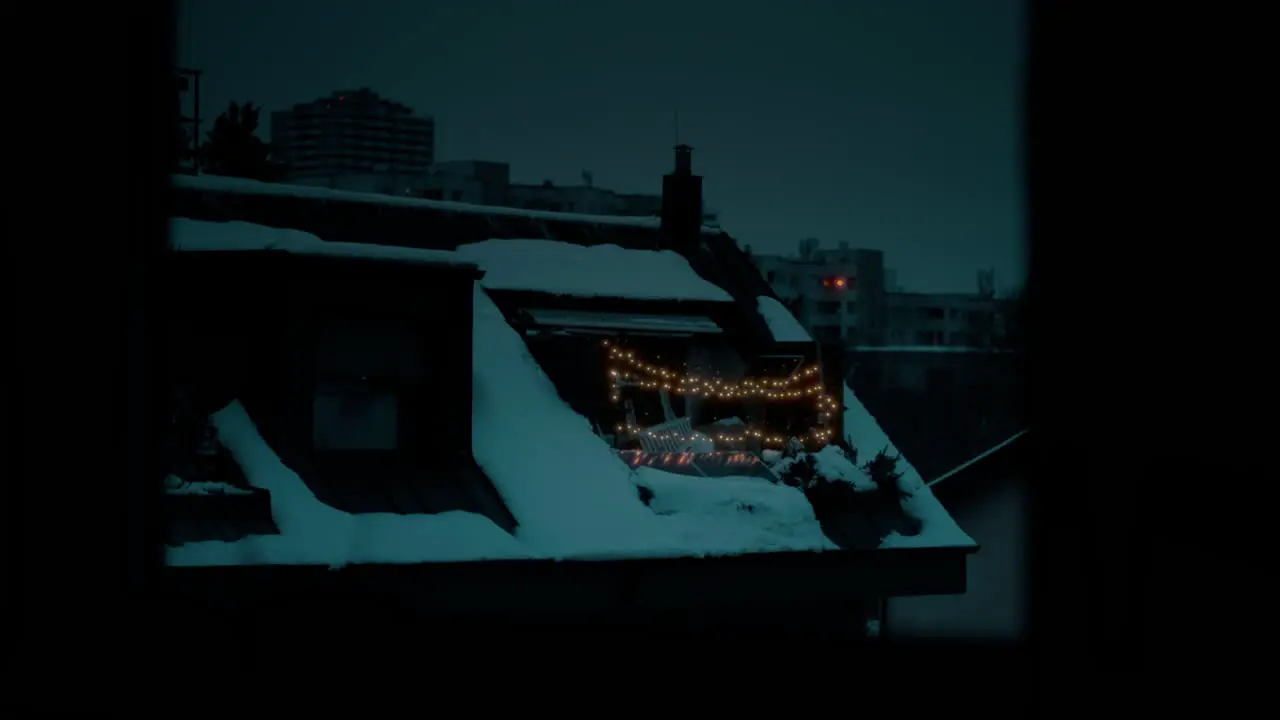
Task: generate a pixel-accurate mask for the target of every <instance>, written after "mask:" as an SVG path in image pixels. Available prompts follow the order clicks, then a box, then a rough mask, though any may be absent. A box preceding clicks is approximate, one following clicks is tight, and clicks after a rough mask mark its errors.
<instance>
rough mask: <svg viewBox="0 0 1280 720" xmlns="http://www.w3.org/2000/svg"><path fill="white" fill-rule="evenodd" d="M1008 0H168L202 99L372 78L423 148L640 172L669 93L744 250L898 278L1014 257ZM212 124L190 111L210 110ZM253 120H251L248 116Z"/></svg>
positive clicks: (1018, 193) (663, 157)
mask: <svg viewBox="0 0 1280 720" xmlns="http://www.w3.org/2000/svg"><path fill="white" fill-rule="evenodd" d="M1023 14H1024V9H1023V7H1022V3H1021V2H1018V0H830V1H828V2H818V1H817V0H785V1H784V0H734V1H733V2H729V0H682V1H681V0H441V1H439V2H428V1H427V0H362V1H359V2H357V1H355V0H185V1H184V2H180V15H181V17H180V20H179V27H178V34H177V40H178V62H179V63H180V64H183V65H186V66H190V67H196V68H199V69H201V70H203V71H204V72H205V76H204V79H203V81H202V82H203V86H202V101H203V103H204V105H205V108H206V110H205V114H206V115H210V114H211V113H210V110H213V111H215V113H216V112H220V111H221V110H223V109H225V107H226V105H227V103H229V102H231V101H232V100H236V101H251V102H254V103H257V104H261V105H264V106H265V107H266V110H267V111H268V112H269V111H271V110H277V109H282V108H285V107H288V106H290V105H292V104H293V103H297V102H304V101H309V100H313V99H315V98H317V97H320V96H324V95H328V94H329V93H330V92H332V91H334V90H338V89H349V88H356V87H362V86H367V87H370V88H372V89H373V90H374V91H376V92H378V93H380V94H382V95H383V96H384V97H387V98H390V99H392V100H396V101H399V102H403V103H405V104H407V105H409V106H411V107H413V108H414V109H416V110H417V111H418V112H419V113H422V114H431V115H434V116H435V118H436V132H437V145H436V157H437V159H438V160H466V159H481V160H499V161H506V162H509V163H511V172H512V179H513V180H515V181H517V182H541V181H542V180H544V179H549V180H551V181H553V182H556V183H561V184H578V183H580V182H581V172H582V171H583V170H590V171H592V172H593V174H594V176H595V184H596V185H597V186H600V187H606V188H610V189H613V190H619V191H624V192H651V193H657V192H659V191H660V187H661V175H662V174H663V173H665V172H668V171H669V170H670V168H671V164H672V152H671V146H672V145H673V144H674V138H675V123H674V118H673V116H674V111H675V109H676V108H677V107H678V108H679V118H680V122H679V126H680V139H681V140H682V141H684V142H687V143H688V144H690V145H692V146H694V170H695V171H696V172H698V173H700V174H702V175H704V176H705V177H706V180H705V187H706V201H707V205H708V208H709V209H713V210H717V211H719V212H720V213H721V223H722V225H723V226H724V228H725V229H726V230H728V231H729V232H730V233H731V234H733V235H734V237H736V238H738V240H739V242H741V243H744V244H750V245H751V246H752V248H753V250H755V251H758V252H778V253H793V252H794V248H795V245H796V242H797V240H799V239H800V238H802V237H817V238H820V239H821V240H822V241H823V244H824V245H826V246H832V247H834V246H835V245H836V243H837V242H839V241H842V240H843V241H846V242H848V243H849V244H850V245H851V246H853V247H868V248H880V249H882V250H884V251H885V253H886V264H887V265H888V266H890V267H892V268H896V269H897V272H898V280H899V282H900V283H901V284H902V285H904V286H905V289H908V290H918V291H925V292H948V291H952V292H967V291H972V290H973V289H974V288H975V275H976V273H977V271H978V270H980V269H983V268H994V269H995V270H996V274H997V278H998V281H999V284H1000V286H1001V287H1002V288H1005V287H1008V286H1011V285H1016V284H1018V283H1019V282H1020V279H1021V277H1022V273H1023V251H1024V247H1023V240H1022V238H1023V216H1024V211H1023V203H1022V184H1021V173H1022V169H1021V159H1020V147H1021V137H1020V132H1021V119H1020V114H1021V103H1020V93H1021V71H1022V61H1023V47H1024V34H1023V31H1022V20H1023ZM209 127H210V125H209V124H206V125H205V129H206V130H207V129H208V128H209ZM263 137H264V139H266V137H267V133H266V132H265V131H264V132H263Z"/></svg>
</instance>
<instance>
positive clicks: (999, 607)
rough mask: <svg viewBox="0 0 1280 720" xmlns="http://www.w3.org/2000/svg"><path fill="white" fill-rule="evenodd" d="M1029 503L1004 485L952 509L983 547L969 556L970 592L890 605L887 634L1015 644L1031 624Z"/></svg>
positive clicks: (1017, 489)
mask: <svg viewBox="0 0 1280 720" xmlns="http://www.w3.org/2000/svg"><path fill="white" fill-rule="evenodd" d="M944 482H945V481H944ZM1026 501H1027V497H1026V486H1025V484H1024V483H1014V482H1005V483H1000V484H999V485H997V486H996V487H994V488H992V490H991V491H990V492H989V493H987V494H984V495H983V496H981V497H976V498H972V499H969V500H967V501H966V502H964V503H962V504H960V505H959V506H957V507H954V508H948V509H949V510H950V511H951V514H952V517H954V518H955V520H956V522H957V523H959V524H960V527H961V528H962V529H963V530H964V531H965V532H966V533H968V534H969V536H970V537H972V538H973V539H974V540H976V541H977V542H978V544H979V545H981V549H980V550H979V551H978V552H977V553H976V554H974V555H971V556H969V562H968V573H967V576H968V580H967V582H968V590H967V592H965V594H963V595H927V596H921V597H902V598H891V599H889V601H888V606H887V608H886V609H887V614H886V623H885V630H886V632H888V633H889V634H890V636H892V637H928V638H940V637H948V638H973V639H984V640H985V639H994V640H1015V639H1017V638H1018V637H1019V635H1020V634H1021V633H1022V632H1023V631H1024V628H1025V627H1026V622H1027V608H1026V585H1027V579H1028V573H1027V567H1026V563H1027V559H1028V553H1027V547H1026V530H1027V526H1026V517H1027V515H1026V513H1027V509H1026Z"/></svg>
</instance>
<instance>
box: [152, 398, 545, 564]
mask: <svg viewBox="0 0 1280 720" xmlns="http://www.w3.org/2000/svg"><path fill="white" fill-rule="evenodd" d="M211 420H212V421H213V425H214V427H215V428H216V430H217V433H218V442H219V443H221V444H222V446H223V447H225V448H227V450H228V451H229V452H230V453H231V455H232V457H234V458H235V460H236V462H237V463H239V465H240V467H241V469H243V470H244V473H245V477H246V478H247V479H248V481H249V483H250V484H251V485H253V486H254V487H260V488H265V489H266V490H269V491H270V492H271V514H272V516H273V517H274V518H275V521H276V525H277V526H278V527H279V528H280V534H279V535H250V536H248V537H245V538H242V539H240V540H237V541H235V542H222V541H219V540H210V541H205V542H195V543H186V544H184V545H181V546H178V547H174V548H169V556H168V562H169V564H170V565H277V564H301V565H329V566H333V567H340V566H342V565H346V564H348V563H388V562H390V563H415V562H450V561H460V560H481V559H499V558H520V557H528V556H529V553H528V552H527V551H525V550H524V549H523V548H522V547H521V546H520V543H518V542H516V540H515V538H513V537H511V536H510V535H508V534H507V533H506V531H504V530H503V529H502V528H500V527H498V526H497V525H494V524H493V523H492V522H490V521H489V519H488V518H485V517H483V516H480V515H476V514H474V513H466V512H457V511H455V512H447V513H441V514H439V515H396V514H392V513H370V514H365V515H352V514H350V513H345V512H342V511H341V510H336V509H334V508H332V507H329V506H328V505H325V504H324V503H322V502H320V501H319V500H318V499H316V497H315V495H313V494H312V493H311V490H310V489H309V488H308V487H307V486H306V484H305V483H303V482H302V479H301V478H299V477H298V476H297V474H296V473H294V472H293V471H292V470H290V469H289V468H287V467H285V465H284V463H282V462H280V458H279V457H278V456H276V454H275V452H274V451H273V450H272V449H271V448H270V447H269V446H268V445H267V443H266V441H264V440H263V439H262V436H261V435H259V434H258V429H257V428H256V427H255V426H254V424H253V420H251V419H250V418H249V415H248V413H246V412H245V410H244V407H243V406H241V405H240V403H239V401H236V402H233V403H231V404H230V405H228V406H227V407H225V408H223V409H222V410H220V411H218V412H216V413H214V414H213V415H212V417H211Z"/></svg>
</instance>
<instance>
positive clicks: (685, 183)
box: [662, 145, 702, 251]
mask: <svg viewBox="0 0 1280 720" xmlns="http://www.w3.org/2000/svg"><path fill="white" fill-rule="evenodd" d="M675 151H676V166H675V169H674V170H673V171H672V172H671V173H669V174H668V175H665V176H664V177H663V178H662V235H663V238H664V242H666V243H669V247H671V248H673V249H675V250H677V251H680V250H682V249H692V248H693V247H695V246H696V245H697V243H698V238H699V237H701V235H702V177H701V176H699V175H694V174H693V148H691V147H689V146H688V145H677V146H676V147H675Z"/></svg>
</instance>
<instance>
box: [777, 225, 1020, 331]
mask: <svg viewBox="0 0 1280 720" xmlns="http://www.w3.org/2000/svg"><path fill="white" fill-rule="evenodd" d="M752 260H753V261H754V262H755V264H756V267H758V268H759V269H760V272H761V273H762V274H763V275H764V276H765V279H766V280H768V281H769V284H770V285H772V286H773V289H774V292H776V293H777V294H778V296H779V297H780V298H782V299H783V300H784V301H786V302H787V303H788V304H790V305H791V307H792V310H793V311H794V313H795V315H796V318H797V319H798V320H799V321H800V322H801V324H803V325H804V326H805V328H806V329H807V330H808V331H809V332H810V334H812V335H813V336H814V339H816V340H818V341H820V342H841V343H844V344H845V345H848V346H863V347H865V346H873V347H880V346H901V347H954V348H982V349H986V348H990V347H992V346H994V345H995V344H997V343H998V341H999V338H1000V337H1001V336H1002V334H1003V333H1004V331H1005V329H1006V325H1007V319H1008V314H1009V311H1010V310H1011V309H1012V303H1011V302H1010V301H1009V300H1006V299H1001V298H997V297H995V293H994V291H993V288H994V278H993V276H992V275H991V273H990V272H989V271H988V272H982V273H979V274H978V290H977V292H975V293H951V294H939V293H913V292H902V291H901V289H900V288H899V287H898V284H897V278H896V274H895V273H894V271H893V270H892V269H888V268H886V267H885V265H884V253H883V252H882V251H880V250H861V249H856V248H850V247H849V246H848V244H847V243H843V242H842V243H840V245H839V246H838V247H837V248H834V249H832V248H822V247H820V246H819V243H818V241H817V240H815V239H813V238H808V239H805V240H801V241H800V243H799V247H798V253H797V255H796V256H783V255H753V256H752Z"/></svg>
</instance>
